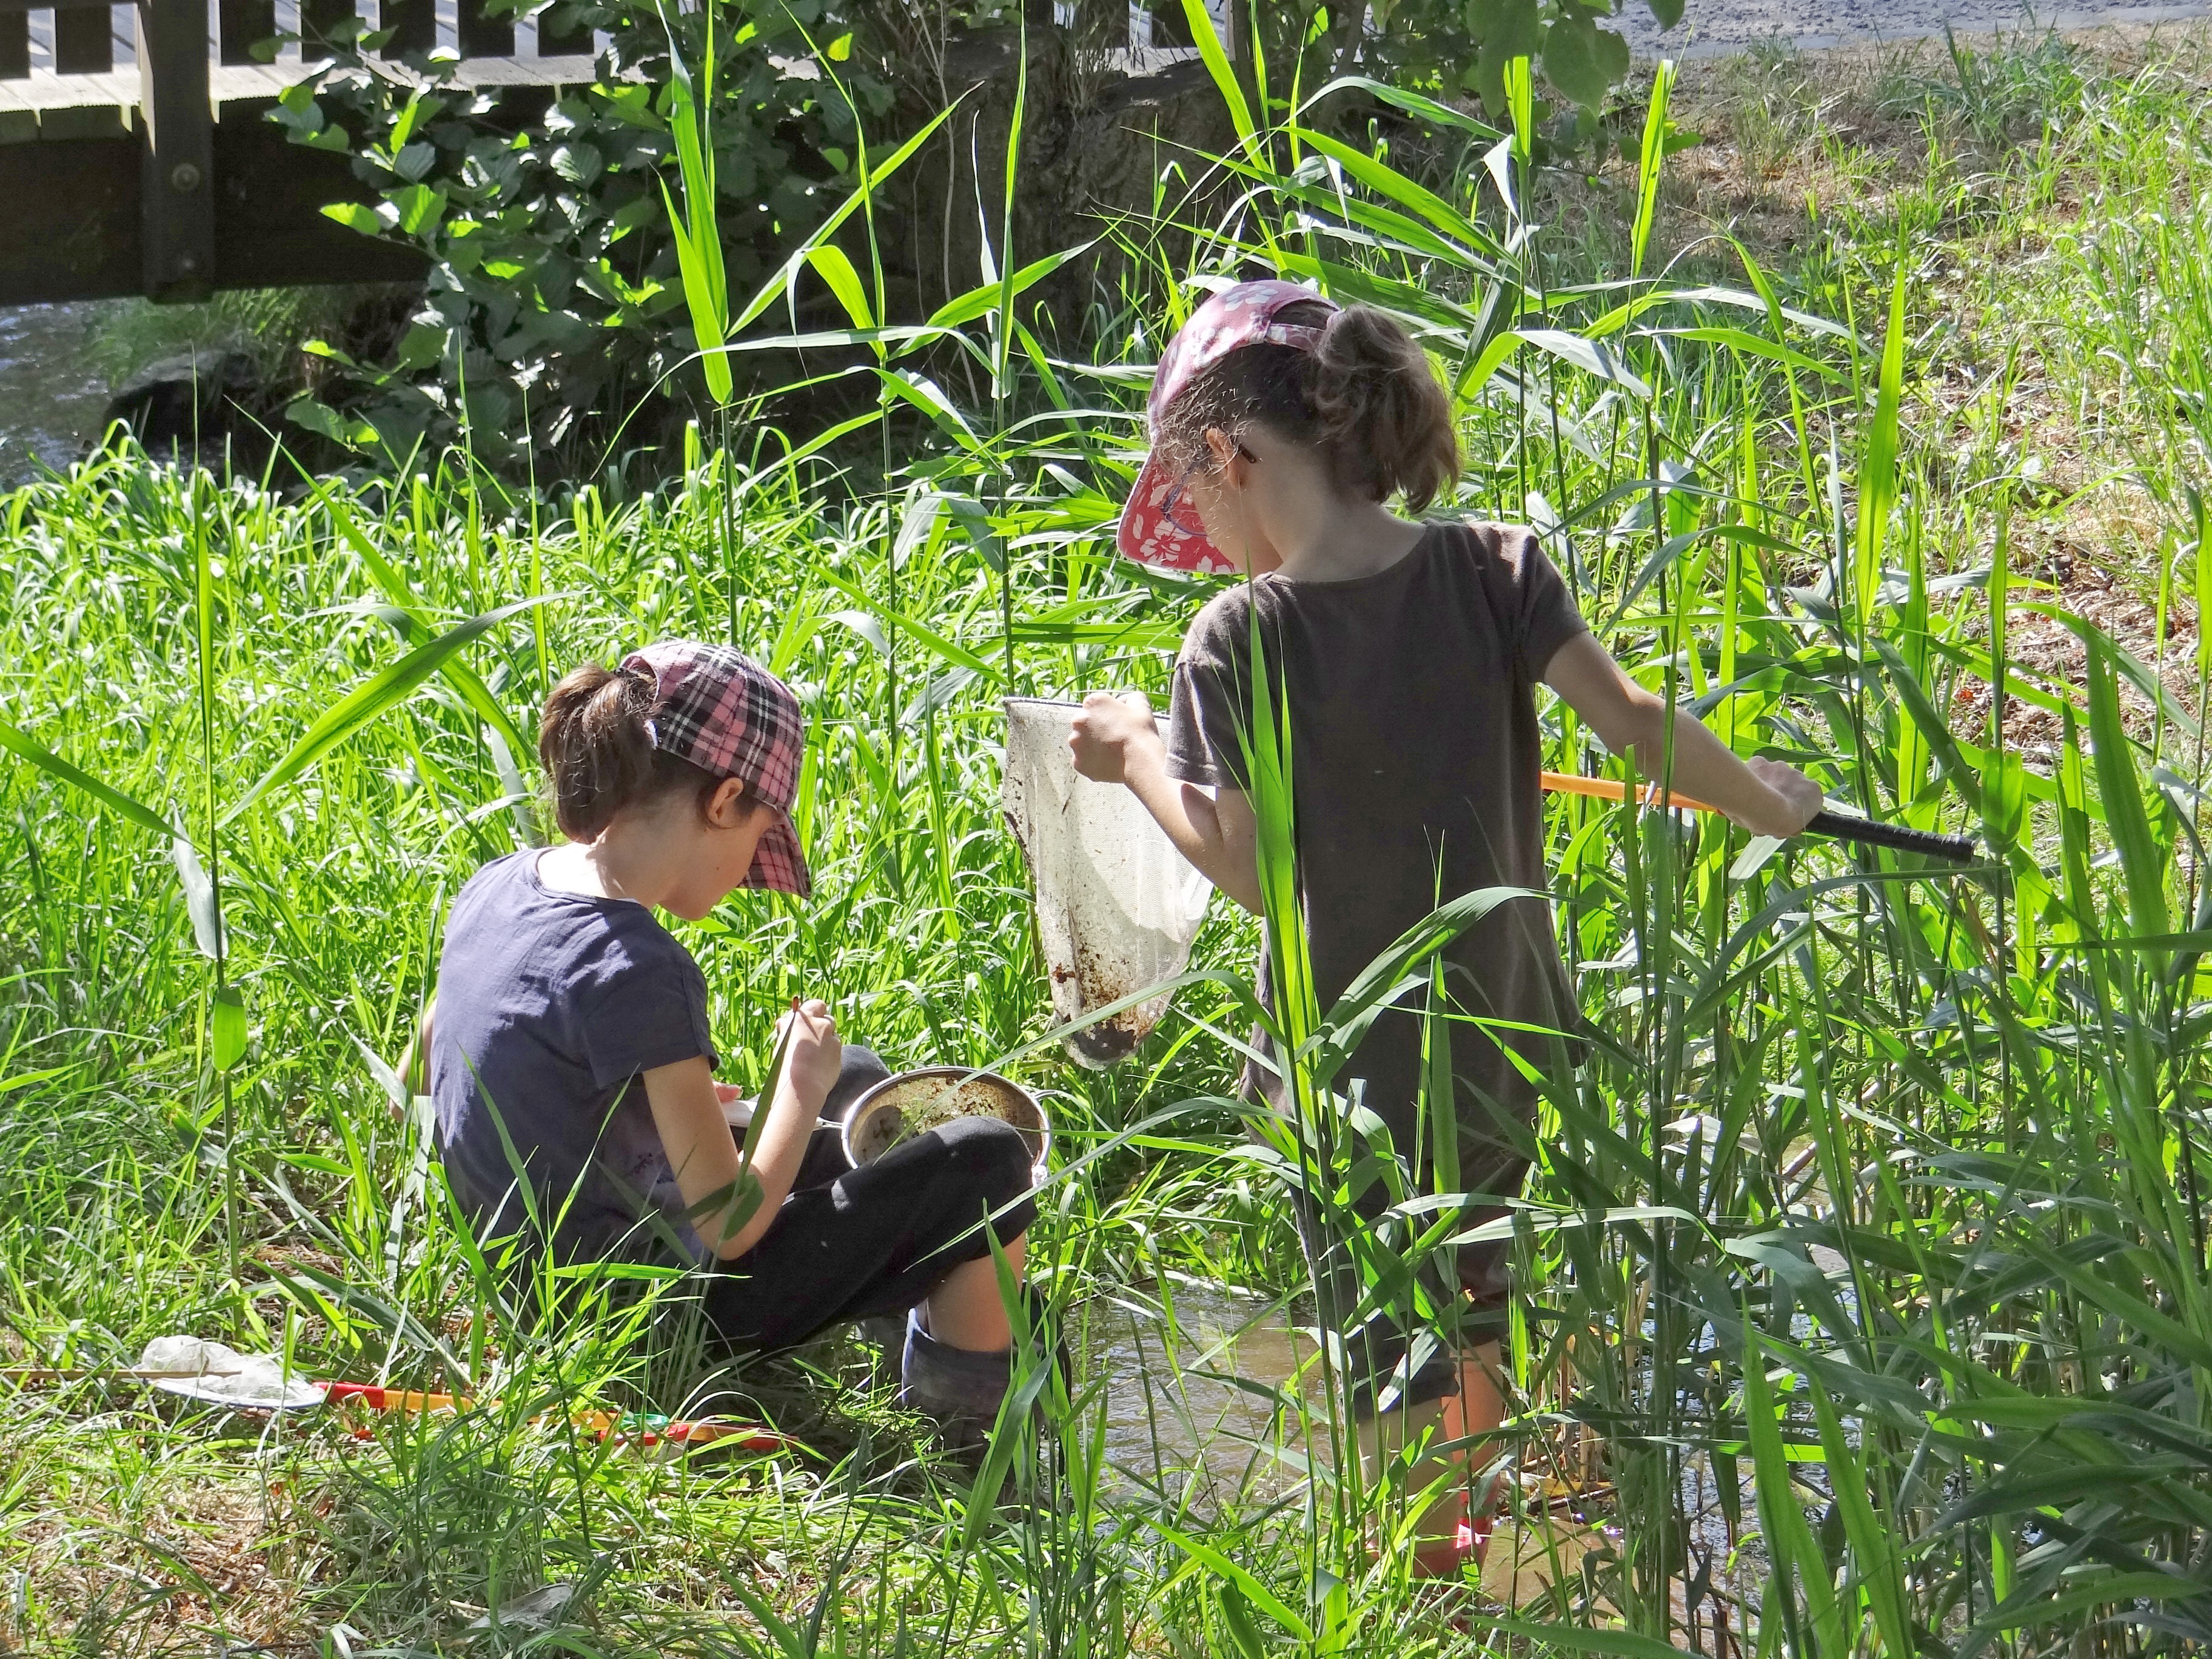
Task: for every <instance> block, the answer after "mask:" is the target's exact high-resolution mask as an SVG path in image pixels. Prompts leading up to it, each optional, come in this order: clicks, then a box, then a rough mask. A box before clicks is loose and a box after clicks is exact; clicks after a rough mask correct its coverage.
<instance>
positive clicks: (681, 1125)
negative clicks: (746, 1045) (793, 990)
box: [645, 1002, 844, 1261]
mask: <svg viewBox="0 0 2212 1659" xmlns="http://www.w3.org/2000/svg"><path fill="white" fill-rule="evenodd" d="M785 1025H788V1026H790V1027H792V1028H793V1029H792V1032H791V1043H790V1048H789V1049H788V1050H787V1053H786V1054H785V1055H784V1060H783V1075H782V1076H781V1078H779V1079H777V1081H776V1085H775V1099H774V1100H773V1101H771V1102H770V1103H769V1107H768V1121H767V1122H766V1123H765V1124H763V1125H762V1126H761V1135H760V1139H759V1140H758V1141H757V1142H756V1143H755V1144H754V1146H753V1163H752V1170H753V1174H754V1176H756V1177H757V1179H758V1180H759V1182H760V1189H761V1193H760V1205H759V1206H758V1207H757V1209H755V1210H754V1211H753V1212H752V1214H751V1215H750V1216H749V1217H748V1218H746V1220H745V1223H744V1225H743V1226H742V1227H739V1228H738V1229H737V1230H736V1231H734V1232H728V1231H726V1229H727V1228H728V1225H729V1223H730V1220H731V1219H732V1212H731V1207H730V1206H731V1204H732V1202H733V1201H734V1200H735V1199H736V1197H737V1194H738V1176H739V1173H740V1171H741V1170H742V1168H743V1166H742V1164H740V1162H739V1158H738V1143H737V1139H736V1138H735V1137H734V1136H732V1134H731V1133H730V1125H729V1122H728V1120H727V1119H726V1118H725V1117H724V1116H723V1115H722V1102H721V1098H720V1096H719V1095H718V1094H717V1093H716V1092H715V1090H714V1073H713V1071H712V1070H711V1069H709V1067H708V1065H707V1060H706V1056H704V1055H703V1054H702V1055H698V1056H696V1057H694V1058H693V1059H690V1060H678V1061H677V1062H676V1064H674V1065H673V1066H654V1067H653V1069H652V1070H651V1071H649V1072H647V1073H645V1097H646V1100H647V1103H650V1104H651V1106H652V1108H653V1127H655V1128H656V1129H658V1130H659V1132H660V1146H661V1150H662V1151H663V1152H665V1153H666V1154H667V1155H668V1167H669V1168H670V1169H671V1170H674V1171H675V1172H676V1184H677V1186H678V1188H681V1189H682V1191H683V1194H684V1202H685V1203H686V1204H688V1205H691V1206H698V1205H702V1204H707V1203H712V1202H713V1201H714V1200H715V1199H716V1198H718V1197H719V1198H720V1199H721V1200H722V1202H721V1203H720V1204H718V1205H715V1206H714V1208H713V1209H711V1210H708V1211H707V1212H704V1213H702V1214H699V1215H697V1216H695V1217H694V1218H693V1220H692V1224H691V1225H692V1226H693V1228H694V1229H695V1230H696V1231H697V1232H698V1235H699V1237H700V1238H701V1240H702V1242H703V1243H705V1244H706V1246H707V1248H708V1249H710V1250H712V1251H713V1252H714V1254H715V1255H717V1256H719V1257H720V1258H721V1259H722V1260H723V1261H728V1260H730V1259H731V1258H732V1256H739V1255H744V1253H745V1252H746V1251H747V1250H750V1249H752V1247H753V1246H754V1245H755V1244H757V1243H759V1242H760V1237H761V1235H762V1234H763V1233H764V1232H766V1231H768V1230H769V1225H770V1224H772V1223H773V1222H774V1221H775V1212H776V1210H777V1209H778V1207H779V1206H781V1204H782V1203H783V1200H785V1199H786V1198H787V1197H788V1196H789V1195H790V1194H791V1183H792V1182H793V1179H794V1178H796V1176H798V1174H799V1160H800V1159H801V1158H804V1157H805V1153H806V1143H807V1140H808V1138H809V1137H811V1135H812V1134H813V1133H814V1126H815V1121H816V1120H817V1118H818V1117H819V1116H820V1115H821V1111H822V1103H823V1100H825V1099H826V1098H828V1097H829V1091H830V1089H831V1088H832V1087H833V1086H834V1085H836V1081H837V1072H838V1068H839V1066H841V1065H842V1063H843V1059H844V1048H843V1045H842V1044H841V1043H840V1042H838V1040H837V1027H836V1023H835V1022H834V1021H833V1020H831V1019H830V1018H829V1008H828V1006H826V1005H825V1004H823V1003H819V1002H810V1003H808V1004H806V1005H805V1006H804V1007H803V1008H799V1009H797V1010H794V1011H793V1012H792V1013H790V1014H788V1015H787V1016H786V1017H785V1018H784V1020H783V1021H782V1023H781V1024H779V1025H778V1027H777V1032H778V1035H779V1036H781V1032H782V1030H783V1027H784V1026H785Z"/></svg>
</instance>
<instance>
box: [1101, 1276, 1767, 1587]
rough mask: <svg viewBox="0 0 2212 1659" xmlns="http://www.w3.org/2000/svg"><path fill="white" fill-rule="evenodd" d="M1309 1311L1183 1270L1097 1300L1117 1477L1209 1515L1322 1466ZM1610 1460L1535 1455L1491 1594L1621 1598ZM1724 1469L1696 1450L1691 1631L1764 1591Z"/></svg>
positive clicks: (1689, 1521) (1691, 1467)
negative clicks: (1192, 1280)
mask: <svg viewBox="0 0 2212 1659" xmlns="http://www.w3.org/2000/svg"><path fill="white" fill-rule="evenodd" d="M1310 1318H1311V1312H1310V1310H1308V1309H1306V1308H1304V1306H1302V1305H1300V1304H1296V1303H1293V1304H1291V1306H1290V1307H1288V1308H1285V1306H1283V1305H1282V1304H1279V1303H1276V1302H1273V1301H1269V1300H1265V1299H1261V1298H1259V1297H1238V1296H1232V1295H1229V1294H1225V1292H1224V1291H1222V1290H1221V1289H1219V1288H1218V1286H1211V1285H1182V1284H1177V1283H1174V1282H1169V1283H1166V1284H1164V1285H1156V1286H1152V1287H1147V1288H1146V1289H1142V1290H1127V1291H1122V1292H1121V1294H1120V1295H1119V1296H1118V1297H1114V1298H1107V1297H1101V1298H1099V1299H1097V1301H1094V1302H1092V1303H1091V1304H1089V1306H1088V1307H1087V1308H1086V1309H1085V1325H1084V1328H1083V1332H1082V1335H1081V1338H1080V1340H1081V1342H1082V1345H1083V1347H1084V1349H1085V1352H1086V1354H1087V1355H1088V1358H1089V1361H1090V1364H1089V1367H1088V1375H1089V1376H1092V1377H1094V1378H1095V1377H1100V1376H1103V1377H1105V1378H1106V1379H1108V1380H1107V1384H1106V1389H1105V1395H1104V1404H1105V1412H1106V1456H1107V1461H1108V1462H1109V1465H1110V1467H1111V1474H1110V1475H1109V1485H1111V1486H1118V1488H1119V1489H1120V1492H1121V1495H1122V1496H1124V1497H1127V1498H1134V1497H1138V1496H1139V1495H1149V1496H1151V1497H1152V1498H1164V1499H1166V1500H1168V1501H1170V1502H1176V1503H1180V1502H1182V1501H1185V1500H1188V1502H1190V1503H1191V1504H1192V1505H1193V1507H1194V1508H1195V1509H1196V1510H1199V1511H1200V1513H1209V1512H1214V1511H1218V1510H1219V1509H1220V1508H1221V1507H1222V1506H1223V1505H1225V1504H1231V1503H1237V1502H1242V1503H1245V1504H1250V1503H1253V1502H1255V1501H1257V1502H1265V1501H1267V1500H1268V1499H1271V1498H1285V1497H1289V1496H1291V1495H1292V1494H1294V1493H1295V1492H1297V1491H1298V1489H1299V1488H1300V1487H1301V1486H1303V1485H1304V1482H1305V1480H1306V1479H1307V1470H1308V1468H1316V1469H1319V1470H1321V1471H1322V1472H1324V1474H1325V1473H1326V1471H1327V1470H1328V1468H1329V1456H1330V1454H1329V1444H1328V1431H1327V1428H1326V1426H1325V1425H1322V1424H1321V1423H1319V1422H1316V1424H1315V1425H1314V1426H1313V1429H1312V1431H1311V1443H1310V1445H1309V1443H1308V1441H1307V1439H1306V1437H1305V1435H1304V1432H1303V1431H1301V1428H1300V1425H1299V1424H1298V1422H1297V1419H1296V1417H1295V1415H1294V1414H1292V1413H1287V1412H1284V1411H1282V1410H1280V1409H1279V1407H1280V1404H1281V1403H1282V1402H1283V1399H1284V1391H1285V1389H1287V1388H1288V1387H1289V1386H1290V1379H1291V1377H1292V1376H1293V1374H1294V1373H1296V1372H1297V1370H1298V1368H1299V1366H1300V1364H1301V1363H1302V1362H1304V1361H1307V1360H1309V1359H1310V1356H1311V1355H1312V1353H1313V1342H1312V1340H1311V1339H1310V1337H1308V1336H1306V1335H1304V1334H1302V1333H1301V1332H1299V1331H1297V1329H1296V1327H1297V1325H1298V1324H1300V1323H1301V1322H1304V1321H1307V1320H1310ZM1308 1386H1309V1389H1312V1388H1313V1387H1314V1386H1315V1385H1314V1384H1312V1383H1310V1381H1309V1384H1308ZM1309 1398H1312V1395H1311V1394H1309ZM1576 1444H1577V1446H1579V1445H1580V1444H1581V1443H1580V1441H1579V1440H1577V1441H1576ZM1559 1450H1565V1448H1564V1447H1563V1448H1559ZM1309 1458H1310V1460H1311V1461H1310V1463H1309V1462H1308V1460H1309ZM1604 1461H1605V1460H1604V1455H1603V1450H1602V1448H1600V1447H1598V1446H1596V1445H1595V1443H1592V1444H1591V1446H1590V1449H1589V1456H1588V1457H1587V1458H1583V1457H1579V1456H1577V1455H1574V1454H1572V1453H1571V1452H1570V1453H1569V1454H1568V1455H1567V1456H1566V1457H1565V1460H1564V1461H1559V1462H1551V1463H1549V1464H1547V1461H1546V1459H1545V1458H1543V1457H1542V1456H1541V1455H1537V1456H1533V1457H1529V1458H1527V1459H1524V1462H1523V1474H1524V1478H1523V1480H1522V1486H1521V1492H1520V1498H1519V1501H1518V1502H1517V1503H1516V1504H1512V1505H1510V1506H1509V1507H1510V1509H1511V1510H1513V1511H1514V1513H1512V1514H1511V1515H1510V1516H1503V1517H1501V1519H1500V1522H1499V1524H1498V1528H1497V1530H1496V1532H1495V1533H1494V1534H1493V1535H1492V1542H1491V1547H1490V1551H1489V1559H1488V1562H1487V1565H1486V1568H1485V1570H1484V1572H1483V1583H1484V1588H1485V1589H1486V1590H1487V1591H1488V1593H1489V1594H1490V1595H1492V1597H1493V1598H1495V1599H1496V1600H1497V1601H1500V1602H1504V1603H1506V1604H1509V1605H1512V1606H1526V1605H1528V1604H1529V1603H1531V1602H1533V1601H1541V1600H1543V1599H1544V1598H1545V1597H1546V1596H1547V1594H1550V1593H1552V1587H1553V1586H1554V1585H1559V1586H1562V1587H1563V1589H1564V1592H1565V1594H1566V1595H1568V1596H1569V1597H1570V1598H1571V1599H1574V1598H1578V1597H1580V1596H1582V1595H1586V1594H1589V1593H1591V1592H1592V1591H1595V1592H1596V1594H1597V1595H1598V1597H1599V1599H1600V1600H1601V1601H1610V1600H1611V1596H1610V1595H1607V1593H1606V1589H1604V1588H1601V1587H1604V1586H1606V1585H1607V1581H1608V1578H1609V1576H1610V1571H1617V1570H1618V1561H1619V1558H1620V1555H1621V1553H1622V1536H1621V1531H1620V1526H1619V1524H1618V1523H1617V1522H1616V1520H1615V1517H1614V1516H1613V1513H1612V1488H1611V1486H1610V1485H1609V1484H1608V1482H1607V1479H1606V1475H1605V1471H1604V1468H1603V1464H1604ZM1540 1471H1541V1472H1540ZM1750 1473H1751V1471H1750V1466H1749V1464H1748V1463H1745V1464H1743V1465H1741V1466H1740V1468H1739V1471H1738V1476H1739V1479H1741V1480H1742V1482H1743V1486H1742V1489H1741V1494H1740V1499H1741V1505H1740V1506H1741V1513H1742V1514H1743V1515H1744V1516H1747V1517H1748V1516H1752V1515H1753V1514H1755V1513H1756V1510H1757V1498H1756V1496H1755V1494H1754V1493H1753V1490H1752V1488H1751V1486H1750ZM1563 1475H1565V1476H1566V1477H1567V1478H1568V1480H1571V1483H1572V1485H1571V1486H1568V1485H1566V1484H1564V1483H1563V1481H1562V1479H1561V1477H1562V1476H1563ZM1715 1478H1716V1471H1715V1470H1714V1468H1713V1466H1712V1464H1711V1461H1710V1460H1709V1459H1708V1458H1707V1457H1706V1456H1705V1455H1704V1454H1703V1453H1702V1452H1699V1451H1696V1450H1687V1451H1686V1452H1685V1454H1684V1455H1683V1458H1682V1468H1681V1482H1682V1486H1681V1506H1682V1507H1681V1512H1682V1515H1683V1518H1684V1522H1685V1523H1686V1528H1687V1533H1688V1542H1689V1545H1690V1547H1691V1553H1692V1557H1693V1558H1694V1559H1696V1560H1697V1561H1698V1562H1699V1563H1701V1564H1703V1565H1702V1566H1701V1568H1700V1569H1699V1571H1697V1572H1696V1573H1694V1574H1693V1577H1699V1578H1700V1579H1701V1580H1702V1583H1701V1584H1700V1587H1699V1590H1698V1591H1697V1592H1696V1594H1695V1595H1694V1596H1692V1595H1691V1594H1689V1593H1688V1591H1687V1587H1686V1586H1684V1585H1683V1584H1681V1583H1680V1582H1679V1581H1677V1583H1675V1585H1674V1593H1673V1600H1674V1604H1675V1616H1676V1619H1677V1620H1678V1622H1680V1624H1682V1625H1683V1626H1684V1627H1685V1628H1687V1627H1688V1626H1689V1625H1690V1623H1691V1622H1692V1620H1697V1621H1699V1623H1701V1624H1709V1623H1710V1622H1711V1620H1713V1619H1714V1617H1715V1616H1716V1615H1718V1616H1720V1617H1721V1618H1723V1620H1729V1619H1730V1618H1731V1617H1732V1616H1733V1611H1734V1608H1735V1606H1736V1605H1737V1604H1739V1603H1740V1602H1741V1601H1742V1600H1743V1599H1744V1598H1746V1597H1747V1596H1750V1595H1755V1593H1756V1587H1757V1585H1758V1583H1759V1579H1760V1578H1761V1577H1762V1576H1763V1574H1764V1571H1765V1555H1764V1553H1763V1552H1762V1551H1761V1550H1760V1549H1759V1545H1758V1541H1757V1540H1756V1538H1755V1537H1753V1538H1751V1539H1750V1540H1749V1541H1747V1544H1743V1545H1741V1547H1740V1546H1739V1542H1738V1541H1733V1540H1731V1539H1730V1537H1729V1529H1728V1527H1727V1524H1726V1522H1725V1521H1724V1519H1723V1509H1722V1505H1721V1504H1720V1502H1719V1493H1718V1492H1717V1490H1716V1488H1715V1484H1714V1483H1715ZM1752 1524H1753V1527H1754V1528H1755V1522H1753V1523H1752Z"/></svg>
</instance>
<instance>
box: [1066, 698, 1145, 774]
mask: <svg viewBox="0 0 2212 1659" xmlns="http://www.w3.org/2000/svg"><path fill="white" fill-rule="evenodd" d="M1159 740H1160V732H1159V727H1158V726H1156V725H1154V724H1153V723H1152V702H1151V701H1150V699H1148V698H1147V697H1146V696H1145V694H1144V693H1143V692H1141V691H1129V692H1125V693H1123V694H1122V695H1121V696H1118V697H1117V696H1115V695H1114V694H1113V693H1111V692H1110V691H1093V692H1092V693H1091V695H1090V696H1087V697H1085V699H1084V700H1083V707H1082V708H1080V709H1079V710H1078V711H1077V713H1076V715H1075V718H1074V720H1073V721H1072V722H1070V724H1069V726H1068V732H1067V746H1068V748H1069V750H1071V751H1073V754H1074V756H1075V769H1076V770H1077V771H1078V772H1079V773H1081V774H1082V775H1084V776H1085V777H1086V778H1089V779H1091V781H1093V782H1097V783H1126V782H1127V781H1128V763H1129V756H1130V752H1131V750H1133V749H1137V748H1141V747H1142V746H1143V745H1144V744H1148V743H1150V744H1157V743H1158V741H1159Z"/></svg>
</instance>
